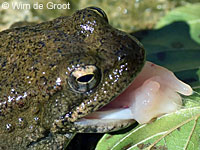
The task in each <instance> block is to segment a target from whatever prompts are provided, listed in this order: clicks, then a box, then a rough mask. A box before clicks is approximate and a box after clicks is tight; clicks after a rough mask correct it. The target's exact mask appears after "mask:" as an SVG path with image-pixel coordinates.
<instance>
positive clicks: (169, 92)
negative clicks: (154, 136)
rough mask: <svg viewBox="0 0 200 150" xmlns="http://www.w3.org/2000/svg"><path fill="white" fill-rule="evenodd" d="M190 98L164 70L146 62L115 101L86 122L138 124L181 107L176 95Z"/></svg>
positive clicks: (185, 87) (188, 91)
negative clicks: (103, 121) (125, 121)
mask: <svg viewBox="0 0 200 150" xmlns="http://www.w3.org/2000/svg"><path fill="white" fill-rule="evenodd" d="M178 93H180V94H182V95H187V96H188V95H191V94H192V93H193V90H192V88H191V87H190V86H189V85H187V84H185V83H183V82H182V81H180V80H179V79H178V78H177V77H176V76H175V75H174V74H173V72H171V71H169V70H168V69H166V68H164V67H161V66H158V65H156V64H153V63H151V62H148V61H147V62H146V64H145V66H144V67H143V69H142V71H141V72H140V73H139V75H138V76H137V77H136V79H135V80H134V81H133V83H132V84H131V85H130V86H129V87H128V88H127V89H126V90H125V91H124V92H123V93H122V94H120V95H119V96H118V97H117V98H116V99H114V100H113V101H112V102H110V103H109V104H108V105H106V106H104V107H103V108H102V109H100V110H99V111H96V112H94V113H92V114H90V115H88V116H87V117H86V118H87V119H125V120H127V119H135V120H136V121H137V122H139V123H140V124H143V123H148V122H149V121H151V120H152V119H153V118H155V117H158V116H161V115H163V114H166V113H170V112H174V111H176V110H178V109H180V108H181V106H182V98H181V96H180V95H179V94H178Z"/></svg>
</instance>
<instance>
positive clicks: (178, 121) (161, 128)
mask: <svg viewBox="0 0 200 150" xmlns="http://www.w3.org/2000/svg"><path fill="white" fill-rule="evenodd" d="M199 134H200V107H193V108H187V109H181V110H180V111H177V112H174V113H171V114H167V115H164V116H162V117H160V118H158V119H157V121H155V122H153V123H150V124H144V125H140V126H138V127H137V128H134V129H132V130H131V131H129V132H126V133H123V134H117V135H112V134H106V135H104V136H103V138H102V139H101V140H100V141H99V143H98V145H97V147H96V150H126V149H127V150H139V149H149V150H150V149H162V150H165V149H169V150H186V149H188V150H195V149H198V148H200V137H199Z"/></svg>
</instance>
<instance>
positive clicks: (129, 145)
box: [122, 143, 132, 150]
mask: <svg viewBox="0 0 200 150" xmlns="http://www.w3.org/2000/svg"><path fill="white" fill-rule="evenodd" d="M131 146H132V143H129V144H128V145H126V146H124V147H123V148H122V149H124V150H126V149H128V148H130V147H131Z"/></svg>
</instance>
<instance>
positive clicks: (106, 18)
mask: <svg viewBox="0 0 200 150" xmlns="http://www.w3.org/2000/svg"><path fill="white" fill-rule="evenodd" d="M88 8H89V9H91V10H93V11H95V12H96V13H97V14H99V15H100V16H102V17H103V18H104V19H105V20H106V22H108V17H107V15H106V13H105V12H104V11H103V10H102V9H101V8H98V7H88Z"/></svg>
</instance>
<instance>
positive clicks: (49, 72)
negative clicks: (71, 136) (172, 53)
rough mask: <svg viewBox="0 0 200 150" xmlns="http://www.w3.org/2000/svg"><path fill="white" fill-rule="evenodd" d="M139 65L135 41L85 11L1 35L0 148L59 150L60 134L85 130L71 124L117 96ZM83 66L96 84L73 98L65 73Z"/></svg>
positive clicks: (140, 51) (141, 57)
mask: <svg viewBox="0 0 200 150" xmlns="http://www.w3.org/2000/svg"><path fill="white" fill-rule="evenodd" d="M144 59H145V56H144V49H143V48H142V46H141V45H140V44H139V42H138V41H137V40H136V39H134V38H133V37H131V36H130V35H128V34H126V33H124V32H121V31H119V30H117V29H114V28H113V27H111V26H110V25H109V24H108V23H107V21H106V20H105V18H103V17H102V16H101V15H100V14H98V13H97V12H95V11H94V10H92V9H90V8H86V9H83V10H80V11H77V12H76V13H74V15H72V16H69V17H60V18H57V19H55V20H53V21H49V22H44V23H41V24H38V25H33V26H25V27H21V28H14V29H9V30H5V31H3V32H1V33H0V149H9V150H14V149H20V150H23V149H63V148H64V141H66V139H67V137H66V136H65V135H64V134H65V133H67V132H77V131H78V132H84V131H88V130H89V129H88V128H87V129H84V128H80V127H78V126H76V124H75V123H74V122H75V121H76V120H78V119H80V118H81V117H83V116H85V115H87V114H88V113H91V112H93V111H95V110H97V109H99V108H101V107H102V106H104V105H105V104H107V103H108V102H110V101H111V100H112V99H113V98H114V97H116V96H117V95H119V94H120V93H121V92H122V91H123V90H124V89H125V88H126V87H127V86H128V85H129V84H130V83H131V81H132V80H133V79H134V77H135V76H136V75H137V73H138V72H140V70H141V68H142V67H143V65H144ZM88 64H89V65H94V66H96V67H97V68H99V70H100V72H101V73H100V74H98V76H99V77H98V78H100V82H99V83H98V85H96V86H95V87H94V88H92V89H91V90H89V91H87V92H82V93H81V92H76V91H75V90H74V89H72V87H71V86H69V84H68V80H69V78H70V74H71V72H72V71H73V70H74V69H75V68H77V67H80V66H82V67H84V66H85V65H88ZM58 79H59V80H58ZM119 127H120V126H118V128H119ZM93 128H94V127H93ZM114 128H115V127H113V128H112V129H114ZM93 130H94V129H93ZM94 132H98V131H95V130H94Z"/></svg>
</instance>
